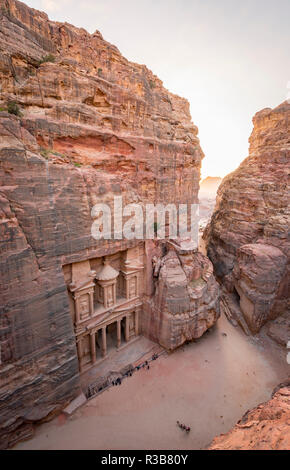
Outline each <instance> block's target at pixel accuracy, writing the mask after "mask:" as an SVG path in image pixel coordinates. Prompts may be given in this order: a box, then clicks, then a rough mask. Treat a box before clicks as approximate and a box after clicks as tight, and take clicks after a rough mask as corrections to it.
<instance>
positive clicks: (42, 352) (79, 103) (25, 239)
mask: <svg viewBox="0 0 290 470" xmlns="http://www.w3.org/2000/svg"><path fill="white" fill-rule="evenodd" d="M0 81H1V90H0V108H1V111H0V156H1V170H0V178H1V192H0V197H1V220H0V221H1V224H0V229H1V241H2V243H1V266H0V268H1V269H0V275H1V280H0V282H1V306H2V311H1V317H0V348H1V365H0V379H1V382H0V383H1V388H0V416H1V419H0V422H1V425H0V442H1V447H7V446H11V445H13V443H14V442H15V441H17V440H18V439H21V438H23V437H27V436H29V435H30V434H31V432H32V431H33V423H34V422H35V421H39V420H41V419H43V418H45V417H46V416H47V415H49V416H50V415H52V414H53V413H54V412H55V411H57V410H58V409H60V408H62V407H63V406H64V405H65V404H66V403H67V402H69V401H70V400H71V399H73V398H74V397H75V396H77V395H78V394H79V392H80V381H79V367H78V359H77V352H76V344H75V336H74V325H73V320H72V317H71V312H70V302H69V300H70V299H69V293H68V289H67V284H66V282H65V280H64V274H63V266H67V265H70V264H71V263H76V262H79V261H85V260H88V259H95V258H98V257H103V256H105V255H114V254H115V253H117V252H120V251H122V250H123V251H124V250H126V249H128V248H132V247H134V246H136V242H135V241H134V240H131V241H130V240H114V239H113V240H107V241H96V240H95V239H94V238H92V236H91V225H92V218H91V209H92V207H93V206H94V204H96V203H98V202H105V203H108V204H111V202H112V199H113V197H114V196H115V195H116V196H121V195H122V196H123V203H124V204H127V203H128V202H142V203H146V202H151V203H156V202H159V203H162V202H164V203H168V202H174V203H189V204H192V203H197V202H198V199H197V193H198V185H199V172H200V163H201V159H202V158H203V152H202V150H201V147H200V145H199V139H198V137H197V133H198V130H197V127H196V126H195V125H194V124H193V123H192V122H191V117H190V113H189V104H188V102H187V101H186V100H185V99H183V98H180V97H178V96H176V95H173V94H171V93H169V92H168V91H167V90H166V89H165V88H164V87H163V85H162V82H161V81H160V80H159V79H158V78H157V77H156V76H155V75H153V74H152V72H151V71H150V70H148V69H147V68H146V67H145V66H144V65H138V64H134V63H131V62H129V61H127V60H126V59H125V58H124V57H123V56H122V55H121V54H120V52H119V51H118V49H117V48H116V47H115V46H113V45H111V44H109V43H107V42H106V41H105V40H104V39H103V38H102V36H101V34H100V33H99V32H98V31H96V32H95V33H94V34H92V35H91V34H89V33H87V32H86V31H85V30H83V29H79V28H75V27H74V26H72V25H69V24H67V23H58V22H52V21H50V20H49V19H48V17H47V15H46V14H44V13H41V12H39V11H36V10H33V9H31V8H28V7H27V6H26V5H25V4H23V3H21V2H18V1H14V0H0ZM9 103H10V104H11V103H16V105H17V106H16V107H15V104H13V106H14V111H15V112H16V114H18V115H14V116H13V115H12V114H9V113H8V112H7V110H8V109H9ZM10 110H11V109H10ZM153 245H154V243H153ZM155 245H156V246H155V248H154V249H153V251H152V250H151V248H150V246H151V245H150V246H149V247H145V248H146V249H145V252H146V259H145V265H146V266H145V279H146V282H145V286H144V289H145V294H144V295H145V296H146V299H147V300H146V301H147V303H150V302H149V301H150V298H151V297H152V295H154V288H153V287H154V286H153V285H154V282H153V280H152V279H153V278H152V266H151V258H152V255H153V254H154V253H153V252H155V251H156V253H159V252H160V248H158V243H156V244H155ZM154 250H155V251H154ZM151 251H152V252H151ZM168 263H169V260H168ZM189 264H190V262H189ZM166 269H167V268H166V266H165V267H164V269H163V271H162V275H161V277H160V282H161V279H162V282H163V283H165V284H166V285H170V282H171V281H170V269H171V268H169V266H168V270H167V271H166ZM178 269H179V271H180V275H181V276H182V278H183V280H184V285H182V286H181V288H180V290H181V295H182V294H183V293H184V294H185V295H186V296H188V295H189V294H188V292H189V291H190V289H189V288H188V287H187V288H186V287H185V284H186V282H192V278H191V277H190V274H188V272H187V271H186V269H185V267H181V265H179V266H178ZM209 269H210V268H209ZM189 271H190V267H189ZM166 273H167V274H166ZM203 274H204V273H203V272H202V273H201V274H200V277H202V275H203ZM158 282H159V281H158ZM182 282H183V281H182ZM204 282H205V281H204V280H202V279H201V283H202V285H201V287H200V289H201V290H202V289H204V291H205V295H206V300H205V303H204V305H205V304H207V303H208V305H210V306H211V305H212V306H213V305H214V303H215V301H214V300H213V299H214V298H216V297H215V296H217V295H218V294H217V292H215V294H214V295H212V296H211V294H209V293H208V292H207V288H204ZM208 282H209V284H212V285H213V277H212V273H210V275H209V281H208ZM152 286H153V287H152ZM211 289H212V288H209V290H211ZM193 291H194V289H193ZM166 295H167V294H166ZM199 297H200V296H199ZM199 297H198V295H197V299H196V300H190V302H191V306H190V307H189V316H190V315H191V314H192V312H193V311H192V309H193V305H194V302H195V304H196V306H197V309H198V310H197V311H198V317H199V318H200V319H201V324H198V325H197V323H196V321H193V320H192V319H190V320H189V318H188V313H186V314H185V318H183V317H182V316H180V317H178V318H177V317H176V318H174V317H171V327H170V329H167V326H166V327H164V328H163V326H162V319H160V318H159V320H160V321H161V330H162V338H163V339H162V342H163V343H165V344H169V347H170V348H171V347H174V345H178V344H180V343H181V342H182V341H184V340H185V339H186V338H191V337H195V336H200V335H201V334H202V332H203V331H204V330H205V328H206V327H208V326H210V325H211V324H212V322H213V321H214V320H215V318H216V316H215V314H214V313H213V312H212V310H211V308H212V307H210V309H208V310H207V307H203V306H202V305H201V304H202V302H201V300H200V298H199ZM166 298H167V297H166ZM211 302H212V303H211ZM167 303H168V305H173V303H172V302H171V300H170V293H168V298H167ZM169 309H171V307H169ZM186 309H187V307H186ZM151 313H152V312H151V311H150V312H149V311H148V310H146V309H144V312H143V314H144V318H143V319H141V320H142V321H141V328H142V333H143V334H147V335H148V336H152V331H151V330H153V331H154V334H155V330H154V326H153V327H152V325H151V323H150V321H148V318H149V319H151V318H152V317H151ZM208 314H209V318H208V317H207V315H208ZM146 315H147V316H148V317H146ZM175 320H176V321H177V323H178V326H176V330H177V333H176V334H175V336H174V337H173V340H171V339H170V338H169V337H166V335H169V334H171V331H172V329H174V328H175V326H174V324H175ZM192 328H193V329H194V333H193V332H192V331H191V329H192ZM183 330H184V331H183ZM159 333H160V332H158V331H157V337H156V339H157V340H158V335H159ZM160 334H161V333H160Z"/></svg>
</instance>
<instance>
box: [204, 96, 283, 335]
mask: <svg viewBox="0 0 290 470" xmlns="http://www.w3.org/2000/svg"><path fill="white" fill-rule="evenodd" d="M253 123H254V129H253V132H252V135H251V137H250V156H249V157H248V158H246V159H245V160H244V161H243V163H242V164H241V165H240V166H239V168H238V169H237V170H236V171H234V172H233V173H231V174H230V175H228V176H227V177H226V178H224V180H223V182H222V184H221V186H220V187H219V189H218V195H217V203H216V207H215V211H214V214H213V216H212V219H211V222H210V223H209V225H208V226H207V228H206V231H205V234H204V238H205V241H206V244H207V250H208V255H209V257H210V259H211V260H212V262H213V264H214V267H215V271H216V273H217V275H218V276H219V277H220V279H221V281H222V283H223V285H224V286H225V287H226V289H227V291H228V292H229V293H233V292H234V291H235V292H236V293H237V294H238V295H239V296H240V306H241V309H242V312H243V314H244V316H245V319H246V320H247V323H248V325H249V327H250V329H251V330H252V332H254V333H255V332H257V331H258V330H259V329H260V328H261V326H262V325H263V324H264V323H265V322H266V321H267V320H268V319H272V318H275V317H277V316H278V315H280V314H282V313H283V312H287V311H288V313H289V291H290V286H289V279H290V276H289V258H290V240H289V221H290V217H289V157H290V143H289V130H290V104H288V103H286V102H285V103H283V104H281V105H280V106H278V107H277V108H275V109H273V110H271V109H264V110H263V111H261V112H259V113H257V114H256V115H255V117H254V119H253Z"/></svg>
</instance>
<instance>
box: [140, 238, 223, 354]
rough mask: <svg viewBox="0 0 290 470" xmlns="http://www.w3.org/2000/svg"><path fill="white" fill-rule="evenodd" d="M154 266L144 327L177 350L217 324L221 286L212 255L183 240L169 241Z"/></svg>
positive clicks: (155, 260) (155, 258)
mask: <svg viewBox="0 0 290 470" xmlns="http://www.w3.org/2000/svg"><path fill="white" fill-rule="evenodd" d="M183 245H186V243H184V244H183ZM153 266H154V271H153V285H152V295H151V296H150V298H149V299H148V302H147V303H145V305H144V307H145V308H146V310H147V316H146V317H145V318H144V322H146V323H145V325H144V328H145V329H146V330H147V331H149V334H150V337H151V338H152V339H153V340H155V341H158V342H159V343H160V344H161V345H162V346H164V347H165V348H166V349H168V350H173V349H175V348H177V347H178V346H180V345H181V344H183V343H184V342H185V341H190V340H192V339H197V338H200V337H201V336H202V335H203V333H204V332H205V331H206V330H208V329H209V328H211V327H212V326H213V325H214V324H215V322H216V321H217V319H218V318H219V314H220V309H219V293H220V291H219V286H218V284H217V281H216V280H215V277H214V275H213V267H212V264H211V262H210V261H209V259H208V258H206V257H205V256H204V255H202V254H201V253H199V252H197V251H196V250H195V249H190V248H188V246H186V247H185V246H182V244H181V245H179V244H177V243H175V242H174V243H173V242H170V241H169V242H167V243H166V247H165V254H164V253H163V254H162V253H161V254H160V255H159V257H156V256H155V257H153ZM149 292H150V290H149Z"/></svg>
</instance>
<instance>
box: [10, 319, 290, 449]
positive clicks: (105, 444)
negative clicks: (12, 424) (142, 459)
mask: <svg viewBox="0 0 290 470" xmlns="http://www.w3.org/2000/svg"><path fill="white" fill-rule="evenodd" d="M223 333H226V336H225V335H224V334H223ZM287 375H289V365H287V362H286V353H285V357H284V356H283V354H281V352H280V351H279V350H278V349H277V348H276V347H275V345H274V343H272V341H271V340H268V339H266V340H265V338H264V339H252V338H248V337H246V336H245V335H244V333H243V332H241V330H240V329H238V328H235V327H233V326H232V325H231V324H230V323H229V322H228V321H227V320H226V319H225V318H224V317H221V318H220V320H219V321H218V324H217V325H216V326H215V327H214V328H213V329H212V330H211V331H210V332H209V333H207V334H205V335H204V336H203V337H202V338H201V339H200V340H198V341H197V342H193V343H190V344H189V345H187V346H185V347H182V348H180V349H178V350H177V351H175V352H174V353H172V354H170V355H169V356H167V357H166V356H165V357H161V358H159V359H158V360H157V361H154V362H153V363H152V366H151V368H150V370H149V371H147V370H141V371H138V372H135V373H134V374H133V376H132V377H129V378H127V379H125V380H124V381H123V383H122V385H121V386H118V387H111V388H110V389H109V390H107V391H105V392H104V393H102V394H100V395H99V396H97V397H95V398H93V399H92V400H90V401H88V402H87V403H86V404H85V405H84V406H82V407H81V408H79V409H78V410H77V411H76V412H75V413H74V414H73V415H72V416H71V417H70V418H65V416H64V415H63V414H62V415H60V416H59V417H58V418H56V419H54V420H53V421H51V422H50V423H45V424H43V425H41V426H39V427H38V428H37V429H36V433H35V437H34V438H33V439H31V440H30V441H26V442H23V443H20V444H18V445H17V446H16V447H15V448H16V449H102V450H107V449H162V450H164V449H202V448H205V447H206V446H207V445H209V443H210V442H211V440H212V438H213V437H214V436H216V435H218V434H220V433H225V432H227V431H228V430H230V429H231V427H232V426H233V425H234V424H235V423H236V422H237V421H238V420H239V419H240V418H241V416H242V415H243V414H244V413H245V412H246V411H247V410H248V409H250V408H252V407H254V406H256V405H257V404H258V403H260V402H263V401H266V400H268V399H269V397H270V395H271V392H272V389H273V388H274V386H276V385H277V384H278V383H279V382H281V381H282V380H283V379H285V378H286V377H287ZM176 420H179V421H181V422H184V423H185V424H187V425H189V426H191V432H190V433H189V434H186V433H185V432H184V431H182V430H181V429H180V428H179V427H178V426H177V425H176Z"/></svg>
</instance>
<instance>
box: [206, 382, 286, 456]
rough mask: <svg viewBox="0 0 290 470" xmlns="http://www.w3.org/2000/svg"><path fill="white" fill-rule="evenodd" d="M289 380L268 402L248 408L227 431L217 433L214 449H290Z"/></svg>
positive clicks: (277, 388) (211, 448)
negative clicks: (225, 432)
mask: <svg viewBox="0 0 290 470" xmlns="http://www.w3.org/2000/svg"><path fill="white" fill-rule="evenodd" d="M289 385H290V384H289V381H288V382H285V383H283V384H280V385H279V386H278V387H276V389H275V390H274V392H273V394H272V397H271V399H270V400H269V401H267V402H266V403H261V404H260V405H258V406H257V407H256V408H254V409H253V410H250V411H247V413H245V415H244V416H243V417H242V419H241V420H240V421H239V422H238V423H237V424H236V426H235V427H234V428H233V429H232V430H231V431H229V432H228V433H227V434H221V435H220V436H218V437H215V439H214V440H213V442H212V443H211V445H210V447H209V449H210V450H288V449H289V446H290V435H289V414H290V386H289Z"/></svg>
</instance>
